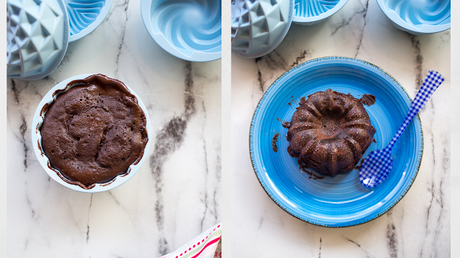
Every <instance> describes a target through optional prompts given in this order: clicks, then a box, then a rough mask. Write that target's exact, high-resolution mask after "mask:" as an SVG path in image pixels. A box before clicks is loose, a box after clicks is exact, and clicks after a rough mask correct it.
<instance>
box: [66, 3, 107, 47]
mask: <svg viewBox="0 0 460 258" xmlns="http://www.w3.org/2000/svg"><path fill="white" fill-rule="evenodd" d="M64 2H65V5H66V7H67V12H68V14H69V25H70V39H69V41H70V42H72V41H75V40H78V39H81V38H83V37H84V36H86V35H88V34H90V33H91V32H92V31H93V30H95V29H96V28H97V27H98V26H99V25H100V24H101V23H102V21H103V20H104V19H105V17H106V16H107V14H108V13H109V10H110V7H111V6H112V2H113V0H64Z"/></svg>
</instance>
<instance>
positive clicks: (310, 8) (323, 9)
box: [292, 0, 348, 25]
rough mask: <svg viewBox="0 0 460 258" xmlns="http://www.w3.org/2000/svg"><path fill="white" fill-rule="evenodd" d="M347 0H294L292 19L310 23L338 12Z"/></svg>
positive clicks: (305, 23) (304, 23)
mask: <svg viewBox="0 0 460 258" xmlns="http://www.w3.org/2000/svg"><path fill="white" fill-rule="evenodd" d="M347 1H348V0H295V15H294V19H293V20H292V21H293V22H295V23H298V24H303V25H312V24H316V23H318V22H321V21H323V20H325V19H326V18H328V17H330V16H331V15H333V14H334V13H336V12H338V11H339V10H340V9H341V8H342V7H343V6H344V5H345V4H346V3H347Z"/></svg>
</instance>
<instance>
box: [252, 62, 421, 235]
mask: <svg viewBox="0 0 460 258" xmlns="http://www.w3.org/2000/svg"><path fill="white" fill-rule="evenodd" d="M329 88H330V89H333V90H335V91H338V92H342V93H345V94H346V93H351V94H352V95H353V96H354V97H356V98H361V96H363V95H364V94H366V93H367V94H372V95H375V96H376V99H377V101H376V103H375V104H374V105H372V106H365V108H366V110H367V112H368V113H369V116H370V119H371V122H372V125H373V126H374V127H375V129H376V130H377V132H376V133H375V136H374V139H375V140H376V142H374V143H372V144H371V145H370V146H369V148H368V150H367V151H366V152H365V153H364V155H363V158H365V157H367V155H368V154H369V152H370V151H372V150H375V149H380V148H383V147H384V146H386V144H387V143H388V142H389V141H390V140H391V138H392V137H393V135H394V133H395V132H396V131H397V129H398V128H399V126H400V125H401V123H402V122H403V121H404V118H405V116H406V114H407V112H408V110H409V106H410V103H411V99H410V98H409V96H408V94H407V93H406V91H405V90H404V89H403V88H402V86H401V85H400V84H399V83H398V82H397V81H396V80H395V79H394V78H393V77H391V76H390V75H389V74H387V73H386V72H385V71H383V70H382V69H380V68H378V67H376V66H375V65H372V64H370V63H368V62H365V61H362V60H358V59H351V58H345V57H325V58H319V59H314V60H311V61H308V62H306V63H303V64H301V65H299V66H297V67H295V68H293V69H291V70H290V71H288V72H287V73H285V74H284V75H282V76H281V77H280V78H279V79H278V80H277V81H275V82H274V83H273V84H272V86H271V87H270V88H269V89H268V90H267V92H266V93H265V94H264V96H263V97H262V99H261V100H260V102H259V105H258V106H257V108H256V111H255V113H254V117H253V119H252V124H251V130H250V139H249V144H250V152H251V160H252V164H253V167H254V171H255V173H256V175H257V178H258V179H259V182H260V184H261V185H262V187H263V188H264V189H265V191H266V192H267V194H268V195H269V196H270V197H271V198H272V199H273V201H275V202H276V203H277V204H278V205H279V206H280V207H281V208H282V209H284V210H285V211H286V212H288V213H289V214H291V215H293V216H294V217H297V218H299V219H301V220H303V221H306V222H308V223H312V224H315V225H320V226H325V227H347V226H353V225H358V224H361V223H364V222H367V221H370V220H372V219H375V218H377V217H379V216H380V215H382V214H384V213H385V212H387V211H388V210H389V209H390V208H391V207H393V206H394V205H395V204H396V203H397V202H398V201H399V200H401V198H402V197H403V196H404V195H405V193H406V192H407V191H408V190H409V188H410V186H411V185H412V183H413V181H414V179H415V177H416V176H417V173H418V170H419V166H420V162H421V159H422V152H423V134H422V126H421V122H420V118H419V117H418V116H416V117H415V118H414V120H413V121H412V122H411V124H410V125H409V127H408V128H407V129H406V131H405V132H404V134H403V135H402V136H401V138H400V139H399V141H398V143H397V144H396V146H395V148H394V149H393V152H392V154H393V158H394V167H393V171H392V172H391V174H390V175H389V176H388V178H387V179H386V180H385V181H384V182H383V183H382V184H381V185H379V186H378V187H376V188H374V189H367V188H365V187H364V186H362V185H361V184H360V182H359V179H358V172H359V171H358V170H356V169H355V170H353V171H352V172H350V173H348V174H340V175H337V176H335V177H334V178H331V177H324V178H323V179H314V178H315V177H311V176H309V175H308V174H307V173H305V172H301V170H300V168H299V165H298V163H297V159H295V158H292V157H291V156H290V155H289V154H288V152H287V147H288V146H289V142H288V141H287V140H286V134H287V129H286V128H284V127H283V126H282V123H283V122H284V121H290V120H291V117H292V115H293V114H294V112H295V110H296V107H297V106H298V102H299V101H300V98H302V97H306V96H308V95H309V94H312V93H315V92H317V91H325V90H327V89H329ZM276 133H279V137H278V139H277V141H275V143H276V145H277V147H278V151H277V152H275V151H274V149H273V148H272V147H273V146H272V143H273V141H274V138H275V137H274V136H275V134H276Z"/></svg>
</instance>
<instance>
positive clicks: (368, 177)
mask: <svg viewBox="0 0 460 258" xmlns="http://www.w3.org/2000/svg"><path fill="white" fill-rule="evenodd" d="M443 81H444V78H443V77H442V76H441V74H439V73H438V72H436V71H428V74H427V75H426V78H425V81H424V82H423V85H422V86H421V87H420V90H419V91H418V92H417V95H416V96H415V99H414V101H412V104H411V106H410V109H409V113H408V114H407V116H406V119H405V120H404V123H403V124H402V125H401V127H400V128H399V130H398V132H397V133H396V134H395V136H393V139H391V141H390V143H389V144H388V146H387V147H386V148H384V149H380V150H374V151H372V152H371V153H370V154H369V156H367V158H366V159H365V160H364V162H363V164H362V165H361V169H360V171H359V181H360V182H361V184H362V185H364V186H365V187H369V188H371V187H375V186H377V185H379V184H380V183H382V182H383V180H385V178H387V176H388V174H389V173H390V171H391V169H392V168H393V158H392V157H391V149H393V146H394V145H395V143H396V141H397V140H398V139H399V137H400V136H401V134H402V133H403V132H404V130H405V129H406V127H407V126H408V125H409V123H410V121H412V119H413V118H414V117H415V115H417V114H418V112H419V111H420V110H421V109H422V108H423V106H424V105H425V103H426V102H427V101H428V99H430V97H431V95H432V94H433V92H434V91H435V90H436V89H437V88H438V87H439V85H441V83H442V82H443Z"/></svg>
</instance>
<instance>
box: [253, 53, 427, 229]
mask: <svg viewBox="0 0 460 258" xmlns="http://www.w3.org/2000/svg"><path fill="white" fill-rule="evenodd" d="M329 60H344V61H349V62H358V63H362V64H364V65H367V66H371V67H373V68H374V69H377V70H378V71H379V72H381V73H382V74H383V75H385V76H386V77H388V78H390V79H392V80H393V81H394V82H395V83H396V84H397V85H398V86H399V87H400V88H401V90H402V92H403V93H405V94H406V96H407V97H408V99H409V100H410V101H411V102H412V98H411V97H410V96H409V94H408V93H407V91H406V89H405V88H404V87H403V86H402V85H401V83H399V81H398V80H396V79H395V78H394V77H393V76H391V75H390V74H389V73H387V72H386V71H385V70H383V69H382V68H380V67H379V66H377V65H375V64H373V63H371V62H368V61H365V60H362V59H358V58H352V57H345V56H323V57H317V58H312V59H309V60H307V61H305V62H303V63H301V64H298V65H296V66H294V67H292V68H291V69H289V70H288V71H286V72H284V73H283V74H282V75H280V76H279V77H278V78H277V79H276V80H275V81H273V82H272V84H271V85H270V86H269V87H268V88H267V90H266V91H265V92H264V94H263V96H262V97H261V98H260V100H259V102H258V104H257V106H256V108H255V110H254V113H253V116H252V118H251V125H250V128H249V156H250V159H251V165H252V168H253V172H254V174H255V175H256V178H257V181H258V182H259V184H260V186H261V187H262V189H263V190H264V191H265V193H266V194H267V195H268V196H269V197H270V199H271V200H272V201H273V202H274V203H275V204H276V205H277V206H278V207H280V208H281V209H282V210H283V211H285V212H286V213H288V214H289V215H291V216H293V217H294V218H296V219H298V220H300V221H302V222H305V223H307V224H311V225H315V226H320V227H325V228H348V227H354V226H359V225H362V224H366V223H368V222H370V221H373V220H375V219H377V218H379V217H381V216H382V215H384V214H385V213H387V212H388V211H389V210H390V209H392V208H393V207H394V206H396V205H397V204H398V203H399V202H400V201H401V200H402V199H403V198H404V197H405V196H406V194H407V192H408V191H409V190H410V188H411V187H412V185H413V184H414V182H415V179H416V178H417V176H418V173H419V172H420V166H421V164H422V159H423V153H424V146H425V144H424V133H423V126H422V120H421V119H420V115H419V114H417V115H416V116H415V117H414V120H417V121H418V122H419V123H420V135H421V150H420V153H419V156H420V159H419V161H418V165H417V168H416V170H415V174H414V176H413V177H412V178H409V180H410V182H409V184H408V185H407V187H406V188H405V189H403V190H402V191H401V193H400V194H399V196H398V197H397V198H398V199H397V201H395V202H394V203H393V204H391V205H390V206H389V207H388V208H387V209H385V210H384V211H382V212H379V213H376V214H375V215H373V217H369V218H365V219H360V220H358V221H356V222H353V223H350V222H340V223H337V224H333V225H330V224H321V223H315V222H314V221H307V220H304V219H302V218H301V217H300V216H298V215H296V214H293V213H291V212H290V211H289V210H288V209H287V208H285V207H284V206H283V205H282V204H280V203H279V202H278V201H277V200H276V199H275V198H274V197H273V196H272V195H271V194H270V193H269V192H268V191H267V189H266V188H265V186H264V184H263V183H262V182H261V179H260V177H259V173H260V172H259V171H258V169H257V168H256V166H255V161H254V160H255V158H254V151H253V144H252V138H253V134H252V132H253V128H254V119H255V117H256V115H257V114H258V111H259V109H260V106H261V104H262V102H263V101H264V99H265V97H266V96H267V93H268V92H269V90H270V89H271V88H272V87H273V86H274V85H275V84H276V83H277V82H278V81H279V80H281V79H282V78H284V77H285V76H287V75H288V74H290V73H291V72H292V71H294V70H295V69H298V68H300V67H302V66H304V65H307V64H310V63H313V62H321V61H329Z"/></svg>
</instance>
